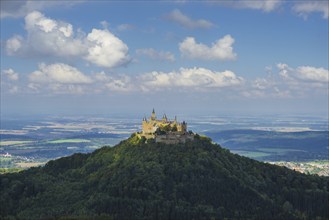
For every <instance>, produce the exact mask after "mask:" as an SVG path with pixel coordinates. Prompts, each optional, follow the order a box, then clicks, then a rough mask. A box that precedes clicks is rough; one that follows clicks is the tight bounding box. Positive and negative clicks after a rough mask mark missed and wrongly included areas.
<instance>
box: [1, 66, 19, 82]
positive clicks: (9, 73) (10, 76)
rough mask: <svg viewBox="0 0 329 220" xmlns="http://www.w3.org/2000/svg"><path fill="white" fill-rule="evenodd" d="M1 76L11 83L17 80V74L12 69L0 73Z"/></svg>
mask: <svg viewBox="0 0 329 220" xmlns="http://www.w3.org/2000/svg"><path fill="white" fill-rule="evenodd" d="M2 73H3V75H5V76H6V78H7V79H9V80H11V81H16V80H18V79H19V76H18V73H16V72H15V71H14V70H13V69H11V68H10V69H7V70H3V71H2Z"/></svg>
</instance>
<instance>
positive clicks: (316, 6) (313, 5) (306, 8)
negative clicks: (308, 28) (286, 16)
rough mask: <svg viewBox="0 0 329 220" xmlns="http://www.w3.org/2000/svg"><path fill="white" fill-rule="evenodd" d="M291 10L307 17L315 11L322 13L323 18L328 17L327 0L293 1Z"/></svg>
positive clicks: (328, 4) (328, 3)
mask: <svg viewBox="0 0 329 220" xmlns="http://www.w3.org/2000/svg"><path fill="white" fill-rule="evenodd" d="M293 10H294V11H295V12H296V13H297V14H299V15H300V16H303V17H305V18H307V16H308V15H309V14H311V13H316V12H317V13H322V14H323V18H325V19H328V17H329V2H328V1H327V0H323V1H301V2H295V5H294V6H293Z"/></svg>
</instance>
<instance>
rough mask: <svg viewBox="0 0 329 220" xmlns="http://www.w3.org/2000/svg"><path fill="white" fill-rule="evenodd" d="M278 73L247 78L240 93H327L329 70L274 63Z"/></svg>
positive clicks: (298, 95)
mask: <svg viewBox="0 0 329 220" xmlns="http://www.w3.org/2000/svg"><path fill="white" fill-rule="evenodd" d="M276 67H277V69H278V73H276V74H272V73H270V74H269V75H268V76H267V77H265V78H257V79H255V80H249V82H248V83H246V84H247V85H248V84H249V87H246V88H244V91H243V92H242V95H244V96H246V97H255V98H257V97H280V98H292V97H308V96H313V95H324V94H327V93H328V83H329V71H328V70H327V69H324V68H321V67H320V68H317V67H312V66H299V67H296V68H293V67H290V66H289V65H288V64H285V63H279V64H277V65H276Z"/></svg>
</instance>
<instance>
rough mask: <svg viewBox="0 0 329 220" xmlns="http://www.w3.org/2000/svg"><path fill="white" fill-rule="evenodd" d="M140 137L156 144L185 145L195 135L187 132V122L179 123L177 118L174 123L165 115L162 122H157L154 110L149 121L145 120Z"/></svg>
mask: <svg viewBox="0 0 329 220" xmlns="http://www.w3.org/2000/svg"><path fill="white" fill-rule="evenodd" d="M138 135H139V136H140V137H145V138H146V139H154V140H155V142H163V143H167V144H176V143H185V142H186V141H188V140H193V139H194V134H193V133H192V132H187V124H186V122H185V121H183V122H182V123H179V122H177V119H176V117H175V119H174V120H173V121H170V120H168V118H167V116H166V114H164V115H163V117H162V119H161V120H157V118H156V115H155V111H154V109H153V111H152V115H151V117H150V118H149V120H147V118H146V117H144V118H143V122H142V131H141V132H140V133H138Z"/></svg>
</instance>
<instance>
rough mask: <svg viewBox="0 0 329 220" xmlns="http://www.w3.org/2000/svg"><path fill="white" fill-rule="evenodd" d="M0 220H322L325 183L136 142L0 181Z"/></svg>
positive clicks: (232, 158) (199, 147)
mask: <svg viewBox="0 0 329 220" xmlns="http://www.w3.org/2000/svg"><path fill="white" fill-rule="evenodd" d="M0 184H1V185H0V190H1V191H0V192H1V197H0V202H1V206H0V217H1V218H10V217H16V218H23V219H26V218H30V219H41V218H42V219H44V218H53V217H54V218H60V217H61V218H63V219H65V218H79V219H81V218H83V217H85V218H86V219H89V218H91V217H93V218H94V219H100V218H104V219H111V218H113V219H224V218H229V219H231V218H234V219H237V218H244V219H245V218H247V219H306V218H312V219H315V218H318V219H327V218H328V217H329V214H328V210H327V207H328V196H329V191H328V184H329V178H324V177H318V176H307V175H303V174H300V173H297V172H294V171H291V170H288V169H286V168H282V167H277V166H274V165H269V164H264V163H261V162H257V161H255V160H251V159H248V158H245V157H241V156H238V155H235V154H232V153H230V152H229V151H228V150H226V149H223V148H221V147H220V146H218V145H216V144H213V143H211V141H210V139H208V138H203V137H199V136H198V135H197V136H196V138H195V140H194V141H193V142H188V143H186V144H178V145H165V144H160V143H157V144H156V143H143V141H140V140H138V138H137V137H136V136H132V137H131V138H129V139H127V140H125V141H122V142H121V143H120V144H118V145H117V146H115V147H113V148H110V147H103V148H101V149H99V150H96V151H95V152H93V153H92V154H75V155H73V156H70V157H65V158H61V159H58V160H55V161H50V162H48V163H47V164H46V166H45V167H42V168H33V169H29V170H27V171H24V172H21V173H17V174H6V175H1V176H0Z"/></svg>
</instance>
